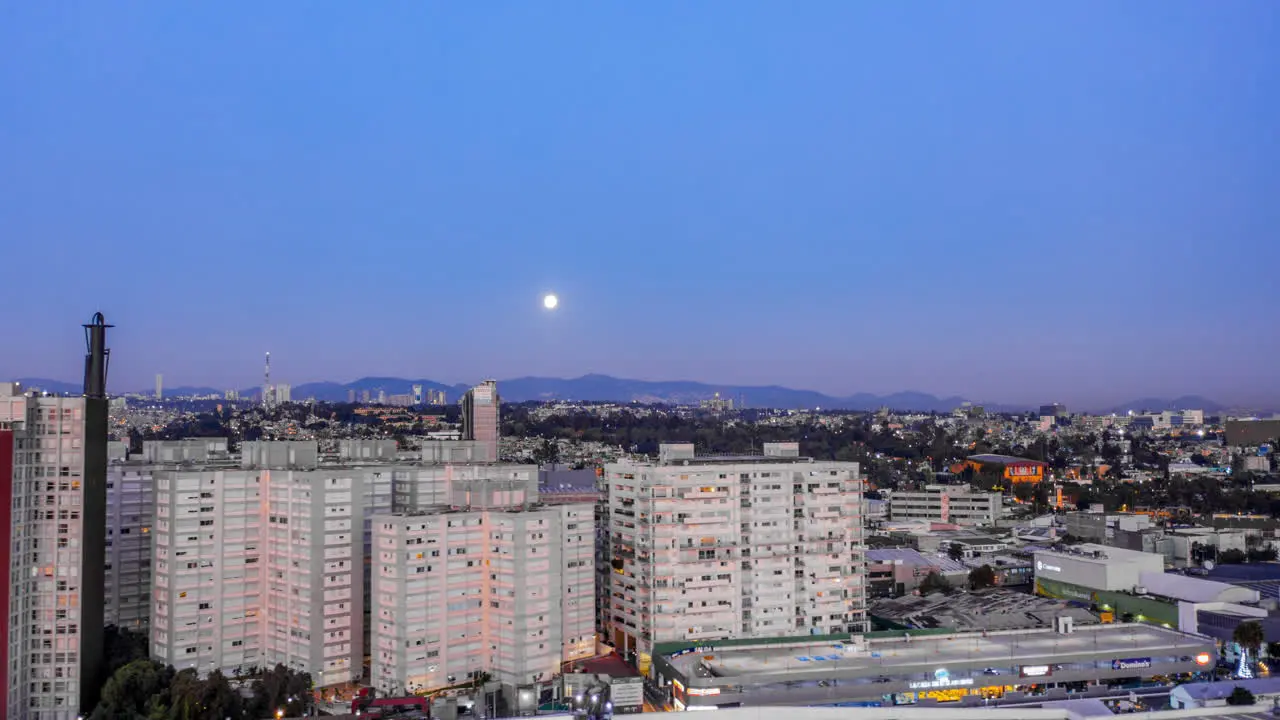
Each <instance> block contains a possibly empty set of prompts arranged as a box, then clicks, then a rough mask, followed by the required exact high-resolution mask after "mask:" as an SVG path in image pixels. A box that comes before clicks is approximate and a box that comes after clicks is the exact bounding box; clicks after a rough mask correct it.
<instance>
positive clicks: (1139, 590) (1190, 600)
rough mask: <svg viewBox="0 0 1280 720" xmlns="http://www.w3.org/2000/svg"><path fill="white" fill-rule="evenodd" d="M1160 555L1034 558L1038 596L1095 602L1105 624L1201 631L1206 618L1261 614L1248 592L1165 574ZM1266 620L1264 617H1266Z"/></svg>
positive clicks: (1072, 551) (1087, 553)
mask: <svg viewBox="0 0 1280 720" xmlns="http://www.w3.org/2000/svg"><path fill="white" fill-rule="evenodd" d="M1164 563H1165V559H1164V556H1163V555H1157V554H1155V553H1142V552H1134V551H1132V550H1121V549H1119V548H1110V547H1105V546H1100V545H1077V546H1073V547H1068V548H1062V549H1056V550H1046V551H1040V552H1037V553H1035V573H1036V575H1035V577H1036V581H1035V588H1036V593H1037V594H1039V595H1043V596H1046V597H1053V598H1061V599H1065V600H1075V601H1078V602H1086V603H1090V604H1091V605H1092V606H1095V607H1096V608H1097V609H1098V611H1099V612H1101V613H1103V619H1104V620H1105V621H1110V620H1112V619H1118V620H1127V619H1134V620H1138V621H1146V622H1153V623H1160V624H1163V625H1166V626H1168V627H1176V628H1179V629H1180V630H1184V631H1186V632H1202V630H1201V628H1200V623H1201V618H1202V616H1203V615H1204V614H1205V613H1219V614H1221V613H1224V612H1225V613H1235V614H1239V615H1243V616H1249V615H1253V614H1256V612H1257V611H1256V609H1254V608H1249V607H1246V605H1250V604H1256V603H1257V602H1258V592H1257V591H1256V590H1253V589H1251V588H1248V587H1244V586H1238V585H1229V584H1227V583H1221V582H1216V581H1212V580H1204V579H1201V578H1195V577H1189V576H1186V575H1180V574H1177V573H1166V572H1164ZM1263 614H1264V615H1265V613H1263Z"/></svg>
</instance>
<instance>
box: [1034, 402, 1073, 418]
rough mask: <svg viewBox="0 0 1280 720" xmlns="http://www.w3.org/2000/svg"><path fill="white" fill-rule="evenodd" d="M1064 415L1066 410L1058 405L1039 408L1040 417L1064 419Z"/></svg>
mask: <svg viewBox="0 0 1280 720" xmlns="http://www.w3.org/2000/svg"><path fill="white" fill-rule="evenodd" d="M1066 414H1067V408H1066V407H1064V406H1063V405H1059V404H1058V403H1053V404H1052V405H1041V406H1040V417H1064V416H1066Z"/></svg>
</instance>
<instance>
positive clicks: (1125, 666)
mask: <svg viewBox="0 0 1280 720" xmlns="http://www.w3.org/2000/svg"><path fill="white" fill-rule="evenodd" d="M1149 667H1151V658H1149V657H1145V658H1126V659H1124V660H1112V661H1111V669H1112V670H1141V669H1142V668H1149Z"/></svg>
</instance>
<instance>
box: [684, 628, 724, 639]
mask: <svg viewBox="0 0 1280 720" xmlns="http://www.w3.org/2000/svg"><path fill="white" fill-rule="evenodd" d="M730 634H731V633H730V631H729V630H725V629H723V628H705V629H695V628H689V629H687V630H686V631H685V632H684V638H685V639H686V640H711V639H716V638H723V637H726V636H728V635H730Z"/></svg>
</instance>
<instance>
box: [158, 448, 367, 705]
mask: <svg viewBox="0 0 1280 720" xmlns="http://www.w3.org/2000/svg"><path fill="white" fill-rule="evenodd" d="M267 456H268V457H272V456H274V457H285V456H291V457H295V458H297V457H300V458H301V459H302V460H303V461H304V462H306V461H307V460H308V458H309V455H308V454H307V453H306V452H305V451H303V452H296V451H295V452H292V453H288V452H285V453H283V454H281V452H280V451H277V452H275V453H268V455H267ZM155 476H156V494H157V518H156V526H155V530H154V532H153V533H152V535H153V536H154V537H155V548H154V555H155V571H154V576H155V581H154V586H155V592H154V605H153V613H152V629H151V637H152V655H153V657H155V658H156V659H157V660H160V661H161V662H166V663H169V664H172V665H173V666H174V667H176V668H178V669H184V668H194V669H196V670H197V671H198V672H200V673H201V674H205V673H208V672H210V671H212V670H215V669H216V670H222V671H223V672H224V673H227V674H234V673H235V672H236V671H237V670H240V671H244V670H247V669H248V668H250V667H254V666H258V667H262V666H271V665H275V664H277V663H280V664H284V665H286V666H288V667H291V668H294V669H296V670H302V671H306V672H310V673H311V674H312V677H313V680H314V682H315V684H316V685H317V686H326V685H332V684H335V683H341V682H347V681H349V680H353V679H356V678H358V677H359V676H360V675H361V674H362V673H363V658H364V647H365V633H364V625H365V622H364V617H365V611H364V607H365V596H366V588H367V587H368V585H367V582H366V577H365V573H366V567H365V563H364V558H365V557H367V548H368V546H369V543H370V539H369V533H370V526H369V522H370V521H369V518H370V516H371V515H373V514H374V513H378V512H389V511H390V510H391V476H390V473H385V472H375V471H371V470H368V469H361V468H348V467H339V468H321V469H316V470H295V469H289V468H285V469H270V468H251V469H243V468H226V469H193V470H184V469H174V470H163V471H157V472H156V473H155Z"/></svg>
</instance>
